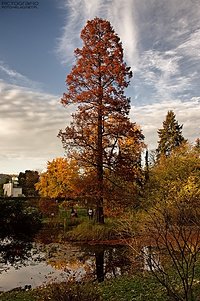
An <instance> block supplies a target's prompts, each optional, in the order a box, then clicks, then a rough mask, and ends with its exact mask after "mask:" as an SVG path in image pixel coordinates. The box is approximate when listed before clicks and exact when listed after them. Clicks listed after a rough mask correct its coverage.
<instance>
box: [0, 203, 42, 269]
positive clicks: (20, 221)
mask: <svg viewBox="0 0 200 301" xmlns="http://www.w3.org/2000/svg"><path fill="white" fill-rule="evenodd" d="M40 225H41V222H40V216H39V213H38V212H37V210H36V209H35V208H32V207H30V206H27V204H26V202H25V200H24V199H21V200H11V199H1V200H0V263H1V267H0V272H3V271H5V270H7V269H9V267H10V266H13V267H15V268H19V267H21V266H22V265H25V264H26V262H27V260H28V259H29V258H30V257H31V256H33V253H34V252H33V245H32V242H33V238H34V235H35V233H36V232H37V231H38V230H39V228H40Z"/></svg>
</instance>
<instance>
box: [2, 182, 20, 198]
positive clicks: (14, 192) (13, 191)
mask: <svg viewBox="0 0 200 301" xmlns="http://www.w3.org/2000/svg"><path fill="white" fill-rule="evenodd" d="M3 190H4V196H7V197H10V196H11V197H12V196H13V197H18V196H21V195H22V188H21V187H13V183H7V184H4V185H3Z"/></svg>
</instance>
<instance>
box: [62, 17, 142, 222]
mask: <svg viewBox="0 0 200 301" xmlns="http://www.w3.org/2000/svg"><path fill="white" fill-rule="evenodd" d="M81 39H82V40H83V47H82V48H81V49H79V48H78V49H76V50H75V57H76V64H75V65H74V67H73V68H72V70H71V72H70V74H69V75H68V76H67V78H66V85H67V92H66V93H64V95H63V98H62V100H61V102H62V104H63V105H64V106H68V105H70V104H74V105H75V108H76V109H77V110H76V112H75V113H74V114H73V115H72V117H73V121H72V122H71V124H70V126H67V127H66V129H65V130H64V131H60V133H59V137H60V138H61V139H62V142H63V146H64V148H65V150H66V152H67V155H68V156H71V157H75V158H76V159H77V160H78V162H79V164H80V165H81V166H82V168H83V169H84V168H86V169H88V168H90V170H91V171H92V174H93V182H94V184H95V183H96V184H95V185H94V186H95V187H96V188H95V190H94V201H95V203H96V212H97V221H98V222H100V223H103V199H104V194H105V186H104V176H105V171H106V170H107V171H109V172H110V171H113V170H114V168H115V167H116V165H117V162H119V160H118V159H119V148H120V144H123V140H124V139H127V137H129V136H130V137H131V139H133V140H134V143H135V144H137V145H140V144H141V141H142V140H143V135H142V134H141V130H140V129H139V128H138V127H137V126H136V124H135V123H132V122H130V120H129V118H128V114H129V110H130V99H129V98H127V97H126V96H125V95H124V90H125V88H126V87H128V85H129V82H130V79H131V77H132V72H131V70H130V67H127V65H126V63H125V62H124V60H123V48H122V44H121V42H120V39H119V37H118V36H117V34H116V33H115V32H114V29H113V28H112V26H111V24H110V23H109V22H108V21H106V20H103V19H100V18H95V19H93V20H91V21H88V22H87V24H86V26H85V27H84V28H83V30H82V32H81ZM138 148H139V147H137V151H138ZM140 150H141V147H140Z"/></svg>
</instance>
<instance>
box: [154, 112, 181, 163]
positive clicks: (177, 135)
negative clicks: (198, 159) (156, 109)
mask: <svg viewBox="0 0 200 301" xmlns="http://www.w3.org/2000/svg"><path fill="white" fill-rule="evenodd" d="M182 128H183V125H179V124H178V121H176V115H175V114H174V112H173V111H172V110H170V111H168V113H167V116H166V120H165V121H164V122H163V128H162V129H159V130H158V136H159V141H158V148H157V150H156V151H157V158H159V157H160V156H161V155H165V156H170V154H171V152H172V150H173V149H174V148H176V147H178V146H180V145H181V144H182V143H183V142H186V140H185V139H184V137H183V135H182Z"/></svg>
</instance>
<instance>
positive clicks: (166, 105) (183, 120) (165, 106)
mask: <svg viewBox="0 0 200 301" xmlns="http://www.w3.org/2000/svg"><path fill="white" fill-rule="evenodd" d="M169 110H173V111H174V113H175V115H176V120H177V121H178V123H179V124H183V136H184V137H185V139H188V140H189V142H190V143H193V142H194V141H195V140H196V138H198V137H200V125H199V113H200V97H196V98H195V97H194V98H192V99H188V101H184V102H183V101H181V100H179V99H178V100H171V101H163V102H160V103H154V104H151V105H144V106H140V107H134V106H132V108H131V120H133V121H135V122H136V123H138V124H139V125H140V126H141V128H142V130H143V133H144V135H145V141H146V143H147V145H148V148H149V149H155V148H156V147H157V141H158V135H157V130H158V129H160V128H162V127H163V121H164V120H165V118H166V115H167V112H168V111H169Z"/></svg>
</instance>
